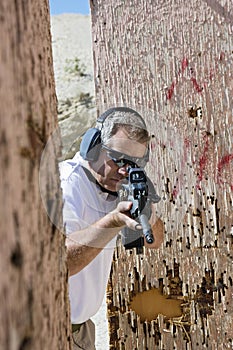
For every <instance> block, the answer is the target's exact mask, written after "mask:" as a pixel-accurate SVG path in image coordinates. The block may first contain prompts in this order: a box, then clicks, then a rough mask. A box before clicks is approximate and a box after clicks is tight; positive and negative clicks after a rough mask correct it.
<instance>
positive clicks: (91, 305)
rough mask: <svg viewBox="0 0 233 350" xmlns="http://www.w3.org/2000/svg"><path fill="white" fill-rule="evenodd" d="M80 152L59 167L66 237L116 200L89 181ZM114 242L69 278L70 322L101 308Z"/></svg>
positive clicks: (108, 209) (90, 222)
mask: <svg viewBox="0 0 233 350" xmlns="http://www.w3.org/2000/svg"><path fill="white" fill-rule="evenodd" d="M83 164H84V161H83V159H82V158H81V157H80V155H79V153H77V154H76V155H75V157H74V158H73V159H71V160H67V161H64V162H62V163H61V164H60V177H61V187H62V190H63V200H64V206H63V221H64V224H65V229H66V234H69V233H72V232H74V231H77V230H80V229H83V228H85V227H88V226H89V225H90V224H92V223H94V222H95V221H97V220H99V219H100V218H101V217H103V216H104V215H106V214H107V213H108V212H110V211H111V210H113V209H114V208H115V207H116V201H117V198H116V197H115V196H113V195H111V194H108V193H106V192H103V191H102V190H101V188H100V187H99V186H98V185H97V184H96V183H94V182H92V181H90V180H89V179H88V177H87V175H86V173H85V171H84V169H83V167H82V165H83ZM115 242H116V239H115V238H114V239H113V240H112V241H111V242H109V243H108V245H107V246H105V247H104V249H103V250H102V251H101V252H100V253H99V254H98V255H97V256H96V258H95V259H94V260H92V261H91V263H90V264H89V265H87V266H86V267H85V268H84V269H83V270H81V271H80V272H79V273H77V274H75V275H73V276H71V277H69V295H70V305H71V322H72V323H74V324H77V323H82V322H85V321H87V320H88V319H89V318H90V317H92V316H93V315H94V314H95V313H96V312H97V311H98V310H99V308H100V306H101V304H102V301H103V297H104V294H105V291H106V286H107V282H108V277H109V273H110V268H111V263H112V256H113V251H114V247H115Z"/></svg>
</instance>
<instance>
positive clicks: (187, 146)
mask: <svg viewBox="0 0 233 350" xmlns="http://www.w3.org/2000/svg"><path fill="white" fill-rule="evenodd" d="M190 144H191V141H190V140H189V139H188V138H187V137H185V139H184V145H185V147H186V148H189V147H190Z"/></svg>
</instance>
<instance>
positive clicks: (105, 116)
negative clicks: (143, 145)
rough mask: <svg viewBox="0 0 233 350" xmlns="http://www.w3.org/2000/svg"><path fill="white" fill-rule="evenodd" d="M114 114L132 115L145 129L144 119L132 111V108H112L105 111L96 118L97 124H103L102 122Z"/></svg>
mask: <svg viewBox="0 0 233 350" xmlns="http://www.w3.org/2000/svg"><path fill="white" fill-rule="evenodd" d="M114 112H126V113H133V114H135V115H136V116H137V117H138V118H139V119H140V120H141V121H142V123H143V125H144V127H145V129H146V123H145V121H144V119H143V118H142V116H141V115H140V114H139V113H138V112H136V111H135V110H134V109H132V108H129V107H113V108H110V109H108V110H107V111H105V112H104V113H103V114H101V115H100V116H99V117H98V118H97V123H100V124H102V125H103V124H104V121H105V120H106V119H107V117H108V116H109V115H110V114H112V113H114Z"/></svg>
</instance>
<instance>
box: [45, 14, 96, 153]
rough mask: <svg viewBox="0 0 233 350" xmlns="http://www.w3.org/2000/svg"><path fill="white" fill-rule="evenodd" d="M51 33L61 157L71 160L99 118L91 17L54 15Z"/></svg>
mask: <svg viewBox="0 0 233 350" xmlns="http://www.w3.org/2000/svg"><path fill="white" fill-rule="evenodd" d="M51 32H52V48H53V60H54V73H55V82H56V93H57V98H58V119H59V125H60V129H61V134H62V143H63V150H62V154H63V158H70V157H71V156H72V155H73V154H74V153H75V152H76V151H77V150H78V148H79V144H80V140H81V139H80V136H81V135H82V134H83V133H84V132H85V130H86V129H87V128H89V127H90V126H91V125H93V124H94V122H95V119H96V108H95V103H94V78H93V60H92V42H91V20H90V16H88V15H79V14H63V15H56V16H52V17H51Z"/></svg>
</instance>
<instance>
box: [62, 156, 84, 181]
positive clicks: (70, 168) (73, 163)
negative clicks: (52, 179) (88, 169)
mask: <svg viewBox="0 0 233 350" xmlns="http://www.w3.org/2000/svg"><path fill="white" fill-rule="evenodd" d="M81 163H82V158H81V156H80V155H79V153H77V154H76V155H75V156H74V157H73V158H72V159H66V160H64V161H62V162H60V163H59V171H60V179H61V181H63V180H68V179H69V178H70V176H71V175H72V174H74V173H75V174H77V175H78V174H79V173H80V171H82V170H81V169H82V167H81Z"/></svg>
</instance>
